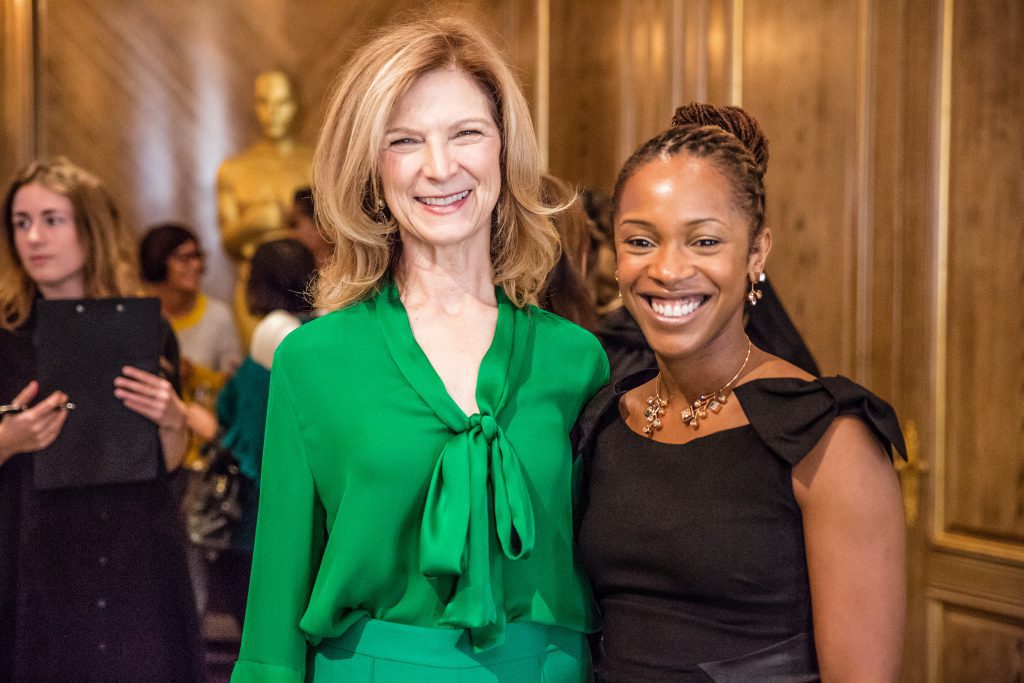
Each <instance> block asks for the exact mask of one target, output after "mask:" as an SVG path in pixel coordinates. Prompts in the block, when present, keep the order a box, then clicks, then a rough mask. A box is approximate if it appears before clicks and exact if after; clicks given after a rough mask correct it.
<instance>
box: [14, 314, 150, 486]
mask: <svg viewBox="0 0 1024 683" xmlns="http://www.w3.org/2000/svg"><path fill="white" fill-rule="evenodd" d="M36 310H37V314H38V318H37V323H36V331H35V346H36V353H37V356H36V358H37V359H38V360H37V370H38V377H39V384H40V392H39V395H40V396H48V395H49V394H50V392H52V391H54V390H57V389H59V390H61V391H63V392H64V393H66V394H67V395H68V400H69V401H70V402H72V403H74V404H75V409H74V410H73V411H71V412H70V413H69V414H68V417H67V421H66V422H65V423H64V427H63V429H62V430H61V433H60V435H59V436H58V437H57V440H56V441H54V442H53V443H52V444H51V445H50V446H48V447H47V448H45V449H43V450H41V451H39V452H38V453H36V454H35V455H34V456H33V462H34V477H33V479H34V484H35V488H36V489H55V488H64V487H70V486H92V485H96V484H114V483H125V482H136V481H148V480H153V479H156V478H157V476H158V475H159V472H160V460H161V458H160V435H159V429H158V427H157V425H156V424H154V423H153V422H152V421H151V420H149V419H147V418H145V417H143V416H142V415H139V414H138V413H136V412H133V411H131V410H129V409H128V408H125V406H124V404H123V403H122V402H121V400H120V399H118V398H117V397H115V396H114V378H115V377H117V376H118V375H120V374H121V368H122V367H124V366H125V365H133V366H135V367H137V368H139V369H140V370H146V371H148V372H152V373H154V374H157V373H159V371H160V350H161V347H162V343H161V342H162V340H161V338H160V337H161V329H160V301H159V300H158V299H63V300H39V301H37V302H36Z"/></svg>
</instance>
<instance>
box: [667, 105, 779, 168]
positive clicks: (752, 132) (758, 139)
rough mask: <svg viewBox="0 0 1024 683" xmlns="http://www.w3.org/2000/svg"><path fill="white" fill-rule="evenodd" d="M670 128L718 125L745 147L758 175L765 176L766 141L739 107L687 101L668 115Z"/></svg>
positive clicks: (751, 118) (751, 119) (755, 125)
mask: <svg viewBox="0 0 1024 683" xmlns="http://www.w3.org/2000/svg"><path fill="white" fill-rule="evenodd" d="M672 125H673V126H686V125H698V126H718V127H719V128H721V129H722V130H724V131H726V132H729V133H732V134H733V135H735V136H736V138H737V139H738V140H739V141H740V142H742V143H743V144H744V145H746V146H747V149H749V150H750V153H751V154H753V155H754V161H756V162H757V165H758V166H760V167H761V175H764V174H766V173H768V140H766V139H765V137H764V133H762V132H761V126H760V125H758V123H757V119H755V118H754V117H753V116H751V115H750V114H748V113H747V112H746V111H744V110H743V109H742V108H740V107H716V106H715V105H713V104H705V103H703V102H690V103H689V104H684V105H683V106H681V107H679V108H678V109H676V113H675V114H673V115H672Z"/></svg>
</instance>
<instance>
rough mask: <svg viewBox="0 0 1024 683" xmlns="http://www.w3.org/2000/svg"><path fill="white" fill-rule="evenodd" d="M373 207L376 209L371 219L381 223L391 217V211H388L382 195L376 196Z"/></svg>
mask: <svg viewBox="0 0 1024 683" xmlns="http://www.w3.org/2000/svg"><path fill="white" fill-rule="evenodd" d="M373 208H374V209H376V212H375V213H374V216H373V220H374V221H375V222H376V223H379V224H381V225H383V224H384V223H387V222H388V221H389V220H390V219H391V212H390V211H388V205H387V204H386V203H385V202H384V198H383V197H377V201H376V203H375V205H374V207H373Z"/></svg>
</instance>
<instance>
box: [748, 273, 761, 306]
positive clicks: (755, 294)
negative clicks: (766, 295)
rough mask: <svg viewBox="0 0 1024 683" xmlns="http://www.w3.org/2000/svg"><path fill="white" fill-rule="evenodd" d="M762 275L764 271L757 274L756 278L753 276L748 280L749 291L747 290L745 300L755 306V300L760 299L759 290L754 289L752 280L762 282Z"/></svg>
mask: <svg viewBox="0 0 1024 683" xmlns="http://www.w3.org/2000/svg"><path fill="white" fill-rule="evenodd" d="M763 277H764V273H761V274H760V276H758V277H757V278H753V279H751V280H750V291H749V292H747V301H749V302H750V305H751V306H756V305H757V302H758V301H760V300H761V296H762V293H761V290H760V289H756V288H755V287H754V281H755V280H757V281H758V282H764V280H763V279H762V278H763Z"/></svg>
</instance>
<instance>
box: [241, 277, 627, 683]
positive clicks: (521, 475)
mask: <svg viewBox="0 0 1024 683" xmlns="http://www.w3.org/2000/svg"><path fill="white" fill-rule="evenodd" d="M497 297H498V323H497V326H496V329H495V333H494V339H493V341H492V342H491V346H490V348H489V349H488V351H487V353H486V355H485V356H484V358H483V361H482V362H481V364H480V372H479V377H478V380H477V389H476V398H477V405H478V406H479V408H480V412H479V413H477V414H474V415H471V416H466V414H465V413H464V412H463V411H462V410H461V409H460V408H459V407H458V406H457V405H456V403H455V402H454V401H453V400H452V398H451V397H450V396H449V395H448V393H447V391H446V390H445V388H444V384H443V383H442V382H441V379H440V377H438V375H437V373H436V372H435V371H434V369H433V367H432V366H431V364H430V362H429V361H428V360H427V357H426V355H425V354H424V353H423V351H422V349H420V347H419V345H418V344H417V343H416V341H415V339H414V338H413V335H412V330H411V329H410V327H409V319H408V317H407V315H406V312H405V308H404V307H403V305H402V303H401V301H400V300H399V298H398V292H397V289H396V288H395V287H394V285H389V286H386V287H384V288H383V289H382V290H381V292H380V293H379V294H377V295H376V296H375V297H374V298H373V299H371V300H368V301H365V302H362V303H359V304H356V305H353V306H351V307H349V308H346V309H344V310H341V311H337V312H334V313H331V314H328V315H326V316H324V317H322V318H320V319H318V320H314V321H313V322H310V323H308V324H306V325H304V326H303V327H301V328H299V329H298V330H296V331H295V332H293V333H292V334H290V335H289V336H288V338H287V339H285V341H284V342H283V343H282V344H281V346H280V347H279V348H278V350H277V355H276V356H275V359H274V369H273V374H272V378H271V387H270V402H269V409H268V413H267V431H266V444H265V446H264V456H263V475H262V482H261V485H260V490H261V494H260V495H261V498H260V508H259V521H258V524H257V533H256V549H255V555H254V559H253V572H252V582H251V586H250V591H249V603H248V608H247V613H246V617H245V631H244V633H243V636H242V649H241V653H240V657H239V661H238V663H237V664H236V666H235V669H234V673H233V675H232V680H233V681H250V680H251V681H302V680H304V677H305V664H306V653H307V646H309V645H316V644H318V643H319V642H320V640H321V639H324V638H334V637H337V636H339V635H341V633H343V632H344V631H345V629H346V628H348V627H349V626H350V625H351V624H353V623H354V622H356V621H358V620H359V619H360V618H362V617H364V616H370V617H372V618H374V619H384V620H387V621H393V622H398V623H403V624H411V625H415V626H426V627H440V628H445V627H450V628H465V629H469V630H470V633H471V636H472V639H473V643H474V646H475V647H477V648H480V649H483V648H487V647H491V646H493V645H497V644H499V643H501V642H502V640H503V638H504V627H505V624H506V623H507V622H509V621H532V622H536V623H540V624H550V625H558V626H562V627H565V628H569V629H573V630H577V631H580V632H589V631H592V630H593V629H594V627H595V623H596V616H595V611H594V606H593V600H592V597H591V595H590V589H589V585H588V583H587V581H586V579H585V578H584V577H583V575H582V573H581V572H580V570H579V567H578V565H577V563H576V560H575V557H574V554H573V538H572V532H573V529H572V519H573V517H572V500H571V498H572V496H571V489H572V469H573V468H572V464H573V463H572V454H571V450H570V446H569V430H570V429H571V427H572V425H573V422H574V421H575V420H576V417H577V415H578V414H579V412H580V410H581V408H582V407H583V405H584V403H585V402H586V401H587V400H588V399H589V398H590V397H591V395H593V394H594V392H596V391H597V389H598V388H599V387H601V386H602V385H603V384H604V383H605V382H607V379H608V362H607V359H606V357H605V354H604V351H603V350H602V349H601V346H600V344H599V343H598V342H597V340H596V339H595V338H594V337H593V336H591V335H590V334H589V333H587V332H586V331H584V330H582V329H580V328H579V327H577V326H575V325H573V324H572V323H569V322H567V321H565V320H563V319H561V318H559V317H557V316H555V315H552V314H550V313H547V312H545V311H542V310H540V309H538V308H536V307H532V306H531V307H528V308H525V309H519V308H516V307H515V306H514V305H512V303H511V302H509V300H508V299H507V298H506V297H505V296H504V294H503V292H502V291H501V289H500V288H498V289H497Z"/></svg>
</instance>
